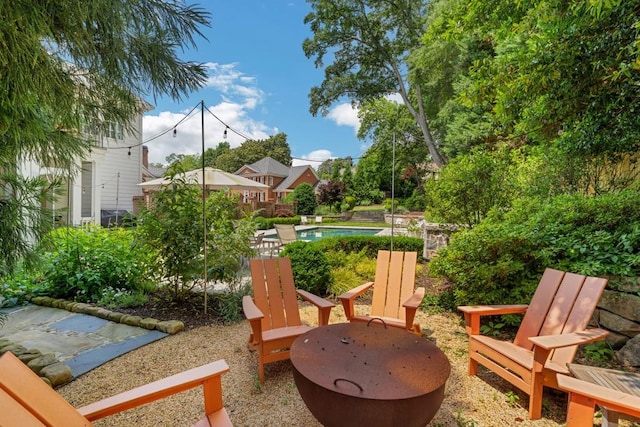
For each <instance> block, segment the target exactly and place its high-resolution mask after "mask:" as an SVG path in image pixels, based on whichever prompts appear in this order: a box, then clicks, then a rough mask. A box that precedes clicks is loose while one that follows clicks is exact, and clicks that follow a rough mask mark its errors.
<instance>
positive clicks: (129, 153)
mask: <svg viewBox="0 0 640 427" xmlns="http://www.w3.org/2000/svg"><path fill="white" fill-rule="evenodd" d="M127 154H128V155H129V156H131V147H129V152H128V153H127Z"/></svg>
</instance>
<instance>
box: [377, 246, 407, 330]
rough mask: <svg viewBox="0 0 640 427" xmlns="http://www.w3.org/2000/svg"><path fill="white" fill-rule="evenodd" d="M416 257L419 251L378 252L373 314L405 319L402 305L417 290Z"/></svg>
mask: <svg viewBox="0 0 640 427" xmlns="http://www.w3.org/2000/svg"><path fill="white" fill-rule="evenodd" d="M417 260H418V254H417V253H416V252H401V251H393V252H391V251H378V259H377V264H376V276H375V282H374V283H375V284H374V285H373V299H372V303H371V315H372V316H384V317H392V318H395V319H400V320H405V309H404V307H403V306H402V304H403V303H404V302H405V301H407V300H408V299H409V298H410V297H411V295H413V293H414V285H415V278H416V263H417Z"/></svg>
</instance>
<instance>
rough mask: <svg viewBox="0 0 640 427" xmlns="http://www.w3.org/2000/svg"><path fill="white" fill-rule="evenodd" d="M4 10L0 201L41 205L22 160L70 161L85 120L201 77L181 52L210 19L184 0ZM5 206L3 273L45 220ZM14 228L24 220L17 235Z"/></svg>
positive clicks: (0, 235)
mask: <svg viewBox="0 0 640 427" xmlns="http://www.w3.org/2000/svg"><path fill="white" fill-rule="evenodd" d="M0 17H1V18H2V19H0V40H1V41H0V43H1V44H2V48H0V64H2V72H0V171H2V172H3V173H4V174H5V175H4V176H3V177H2V178H0V186H1V187H2V188H1V189H0V195H1V198H2V199H3V202H2V203H0V204H1V205H2V206H9V205H12V204H16V203H18V204H21V203H22V204H23V208H25V209H27V208H28V206H27V205H35V206H39V205H40V204H41V200H42V195H43V194H46V193H47V192H48V191H45V190H46V186H45V185H40V186H39V187H38V188H33V186H32V184H33V183H34V182H24V181H21V180H20V179H18V176H17V172H16V171H17V167H18V165H19V164H20V162H21V161H23V160H25V159H30V160H33V161H36V162H38V163H39V164H42V165H51V166H55V167H57V168H67V169H70V167H71V164H72V163H73V162H74V161H75V159H77V158H78V157H79V156H82V155H83V154H84V153H85V151H86V150H88V149H89V143H88V141H87V140H86V139H84V138H83V137H82V131H83V130H84V129H86V128H87V127H89V126H91V127H92V128H93V129H97V130H106V129H107V126H109V125H110V124H113V123H119V124H122V125H125V126H126V125H128V124H129V123H130V120H131V119H132V118H133V117H135V115H136V114H138V113H139V112H140V111H141V108H142V102H141V101H140V98H142V97H146V96H151V97H153V98H154V99H155V97H157V96H160V95H170V96H172V97H173V98H175V99H179V98H181V96H183V95H184V94H186V93H188V92H190V91H192V90H194V89H196V88H198V87H200V86H202V85H203V84H204V82H205V79H206V70H205V67H204V66H203V65H201V64H197V63H193V62H185V61H182V60H181V59H180V58H179V56H178V52H179V51H180V50H181V49H182V48H184V47H186V46H191V47H195V45H196V38H198V37H203V34H202V32H201V29H200V28H201V27H202V26H208V25H209V14H208V13H207V12H205V11H204V10H203V9H202V8H201V7H199V6H197V5H186V3H185V2H184V1H180V0H175V1H173V0H172V1H169V0H131V1H110V2H106V1H91V2H85V1H80V0H52V1H47V2H37V1H33V0H17V1H13V2H2V3H1V4H0ZM25 191H29V192H30V195H27V196H21V195H24V194H25ZM25 203H26V204H25ZM13 211H14V212H20V209H19V208H17V210H16V209H14V210H13ZM1 213H2V218H3V222H4V224H3V227H0V246H1V247H3V249H4V250H3V252H2V259H0V274H1V273H2V271H3V270H5V271H7V270H10V269H11V268H12V266H13V265H14V264H13V263H12V262H11V261H10V260H15V259H17V258H19V257H20V256H21V255H24V254H26V253H28V251H29V249H30V245H28V244H26V245H25V244H24V242H25V241H26V240H27V236H29V237H31V238H32V239H36V240H37V239H38V238H39V236H40V235H41V234H42V233H43V232H44V231H45V230H46V227H44V225H43V223H41V221H36V222H30V221H28V220H27V218H26V217H25V216H22V215H13V214H12V215H10V216H8V214H6V213H5V212H1ZM7 222H10V224H7ZM12 229H22V230H24V232H23V233H21V234H20V236H19V239H18V240H20V241H17V240H16V236H14V235H12V234H11V233H9V232H8V230H12Z"/></svg>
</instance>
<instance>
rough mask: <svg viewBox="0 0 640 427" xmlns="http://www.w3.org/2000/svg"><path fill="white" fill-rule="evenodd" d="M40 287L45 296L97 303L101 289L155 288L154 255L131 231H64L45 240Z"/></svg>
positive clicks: (97, 228) (56, 232) (91, 229)
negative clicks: (45, 250)
mask: <svg viewBox="0 0 640 427" xmlns="http://www.w3.org/2000/svg"><path fill="white" fill-rule="evenodd" d="M46 247H48V248H51V252H49V253H48V254H47V255H45V257H46V258H47V259H48V260H49V262H48V264H46V266H45V268H44V284H45V286H46V288H47V292H48V293H49V295H51V296H53V297H58V298H69V299H76V300H80V301H92V302H96V301H98V300H99V299H100V298H101V297H102V295H103V289H105V288H108V287H112V288H113V289H120V290H123V291H132V292H133V291H137V290H145V289H149V288H150V287H152V286H155V280H154V279H155V271H156V268H155V267H156V263H155V260H156V252H155V251H154V250H153V249H151V248H150V247H148V246H146V245H144V244H143V243H141V242H140V240H138V239H136V235H135V233H134V232H133V231H131V230H125V229H121V228H114V229H111V230H107V229H104V228H101V227H91V228H88V229H77V228H70V227H64V228H59V229H57V230H54V231H53V232H51V233H50V234H49V235H48V237H47V240H46Z"/></svg>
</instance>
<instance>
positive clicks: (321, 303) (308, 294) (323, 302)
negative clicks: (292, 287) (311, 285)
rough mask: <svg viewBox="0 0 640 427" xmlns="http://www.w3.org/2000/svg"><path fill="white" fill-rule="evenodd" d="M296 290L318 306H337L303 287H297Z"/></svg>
mask: <svg viewBox="0 0 640 427" xmlns="http://www.w3.org/2000/svg"><path fill="white" fill-rule="evenodd" d="M296 292H297V293H298V295H300V296H301V297H302V299H303V300H305V301H307V302H310V303H311V304H313V305H315V306H316V307H318V308H333V307H335V306H336V305H335V304H334V303H332V302H331V301H327V300H326V299H324V298H321V297H319V296H317V295H314V294H312V293H311V292H308V291H305V290H302V289H296Z"/></svg>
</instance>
